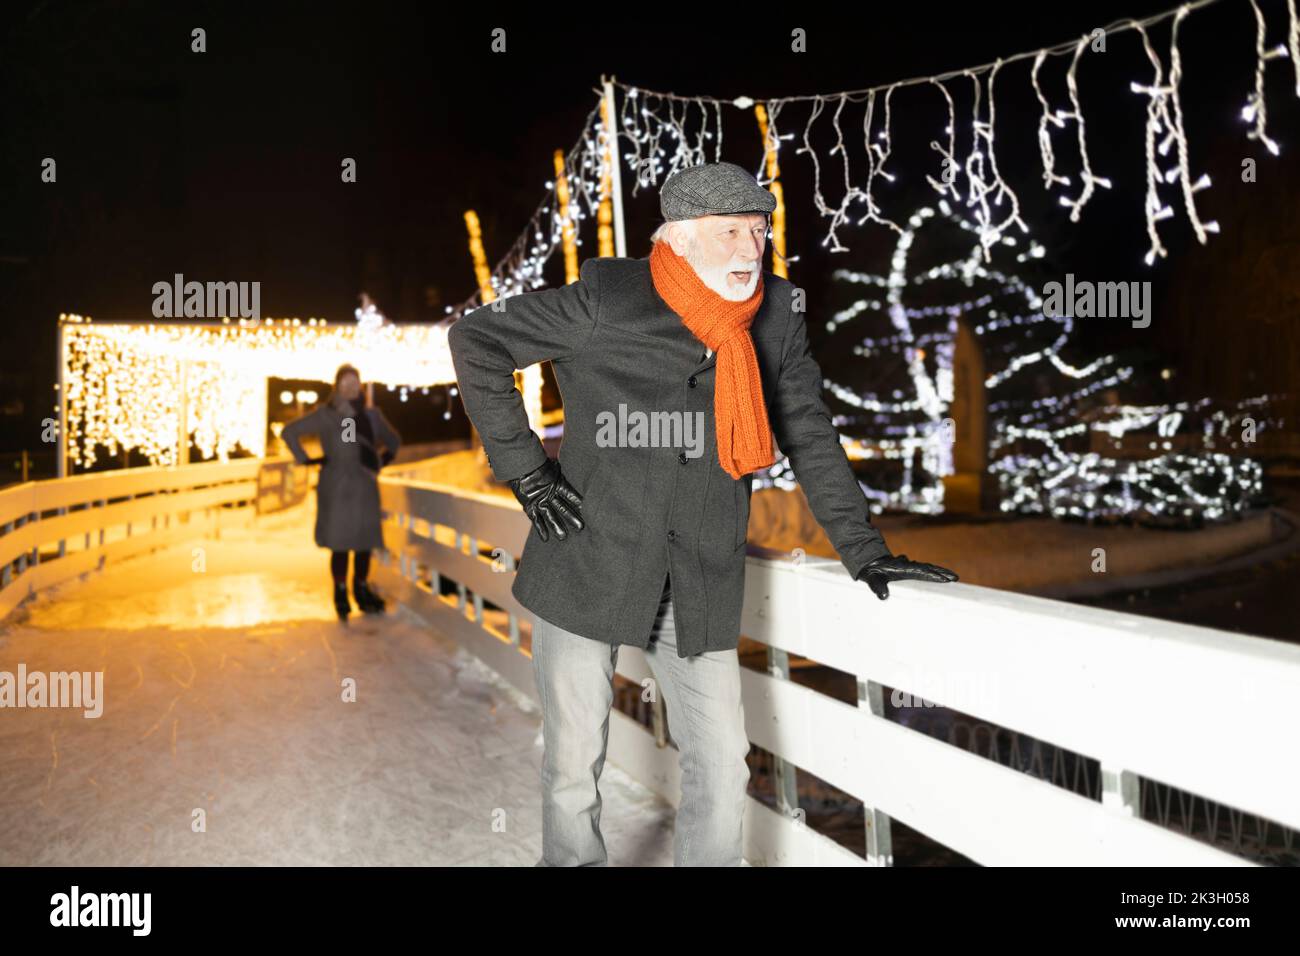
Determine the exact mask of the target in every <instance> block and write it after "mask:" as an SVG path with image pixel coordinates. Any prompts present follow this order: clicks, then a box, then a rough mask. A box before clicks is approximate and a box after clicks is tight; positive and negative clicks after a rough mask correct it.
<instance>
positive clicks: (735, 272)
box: [670, 213, 767, 302]
mask: <svg viewBox="0 0 1300 956" xmlns="http://www.w3.org/2000/svg"><path fill="white" fill-rule="evenodd" d="M691 222H693V223H694V233H695V235H694V238H691V236H690V232H691V230H690V229H685V230H681V231H679V232H678V233H677V235H676V236H675V238H673V239H672V240H670V241H671V242H672V246H673V251H674V252H676V253H677V254H678V255H680V256H683V257H684V258H685V259H686V261H687V262H689V263H690V264H691V266H692V267H693V268H694V269H695V272H696V273H697V274H698V275H699V277H700V279H701V280H703V282H704V284H705V285H707V286H708V287H709V288H710V289H712V290H713V291H714V292H716V293H718V295H720V296H722V297H723V298H724V299H730V300H731V301H733V302H739V301H741V300H743V299H748V298H749V297H750V296H751V295H753V293H754V288H755V286H757V285H758V277H759V274H760V273H761V272H762V268H763V251H764V249H765V248H766V245H767V217H766V216H765V215H763V214H762V213H745V214H742V215H738V216H701V217H699V218H698V219H693V220H691Z"/></svg>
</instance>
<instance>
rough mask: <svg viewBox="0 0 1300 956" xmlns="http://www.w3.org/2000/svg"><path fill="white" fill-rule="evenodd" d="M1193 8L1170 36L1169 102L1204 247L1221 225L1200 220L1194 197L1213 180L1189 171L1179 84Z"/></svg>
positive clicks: (1188, 200)
mask: <svg viewBox="0 0 1300 956" xmlns="http://www.w3.org/2000/svg"><path fill="white" fill-rule="evenodd" d="M1190 11H1191V7H1190V6H1189V5H1188V4H1183V5H1182V6H1181V7H1179V8H1178V12H1177V13H1176V14H1175V15H1174V25H1173V27H1172V28H1171V29H1170V34H1169V87H1170V89H1169V94H1168V95H1169V101H1170V103H1171V104H1172V105H1173V133H1174V143H1175V145H1176V146H1177V147H1178V178H1179V179H1180V180H1181V181H1182V184H1183V208H1184V209H1186V211H1187V218H1188V220H1189V221H1190V222H1191V224H1192V229H1193V231H1195V233H1196V239H1197V241H1198V242H1200V243H1201V245H1204V244H1205V243H1206V241H1207V236H1206V233H1208V232H1218V231H1219V224H1218V223H1217V222H1205V223H1203V222H1201V219H1200V216H1198V215H1197V213H1196V200H1195V199H1193V198H1192V194H1193V193H1195V192H1199V191H1200V190H1201V189H1204V188H1205V187H1206V186H1208V185H1209V177H1208V176H1205V175H1202V176H1201V178H1200V179H1199V180H1197V182H1196V184H1195V185H1193V184H1192V181H1191V179H1192V174H1191V170H1190V169H1189V167H1188V159H1187V134H1186V133H1185V132H1184V131H1183V104H1182V97H1181V96H1180V95H1179V93H1178V87H1179V84H1180V83H1181V82H1182V77H1183V58H1182V54H1181V53H1180V52H1179V50H1178V27H1179V25H1180V24H1182V22H1183V20H1184V19H1186V17H1187V15H1188V13H1189V12H1190Z"/></svg>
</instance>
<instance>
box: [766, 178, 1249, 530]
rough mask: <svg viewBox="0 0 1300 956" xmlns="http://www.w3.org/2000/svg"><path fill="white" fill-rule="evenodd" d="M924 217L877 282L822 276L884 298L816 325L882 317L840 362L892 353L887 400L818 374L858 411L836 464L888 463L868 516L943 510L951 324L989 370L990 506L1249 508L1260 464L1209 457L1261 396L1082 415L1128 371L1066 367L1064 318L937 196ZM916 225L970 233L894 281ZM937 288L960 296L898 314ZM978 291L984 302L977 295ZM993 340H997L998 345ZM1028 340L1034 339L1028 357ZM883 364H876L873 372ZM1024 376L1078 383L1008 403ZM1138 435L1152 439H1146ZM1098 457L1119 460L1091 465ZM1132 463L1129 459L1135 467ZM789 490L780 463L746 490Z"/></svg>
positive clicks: (1168, 511) (1092, 513)
mask: <svg viewBox="0 0 1300 956" xmlns="http://www.w3.org/2000/svg"><path fill="white" fill-rule="evenodd" d="M938 207H939V208H938V210H937V211H936V209H934V208H931V207H924V208H922V209H919V210H918V211H917V212H916V214H915V215H913V216H912V217H911V218H910V219H909V220H908V225H907V228H906V229H904V231H903V233H902V234H901V235H900V236H899V238H898V242H897V245H896V247H895V251H894V255H893V256H892V257H891V260H890V272H889V274H888V275H886V276H879V275H870V274H865V273H861V272H856V271H851V270H847V269H841V270H837V271H836V272H835V273H834V278H835V279H836V280H837V281H841V282H844V283H846V284H848V285H856V286H860V287H862V288H863V289H865V290H868V291H867V293H866V294H867V296H870V295H871V294H872V292H871V290H883V294H884V298H883V301H882V300H881V299H879V298H868V297H863V298H858V299H856V300H854V301H853V302H851V303H850V304H849V305H848V306H847V307H846V308H844V309H841V310H839V311H838V312H836V313H835V314H834V315H833V316H832V317H831V319H830V320H829V321H828V322H827V328H828V330H830V331H832V332H835V331H837V330H840V329H842V328H843V327H844V326H845V325H846V323H856V324H860V323H861V322H863V321H866V320H868V319H869V318H870V317H871V316H872V315H880V314H882V313H883V315H884V316H886V317H888V319H889V323H890V326H891V327H892V328H891V331H890V332H889V333H888V334H885V335H878V336H871V335H865V336H863V337H861V338H860V339H859V340H858V341H857V342H856V344H855V346H854V348H853V351H854V354H857V355H860V356H863V357H866V358H872V359H877V360H878V359H882V358H889V357H896V358H899V359H901V360H902V365H903V368H904V369H905V374H906V379H907V381H906V384H905V385H903V383H899V387H894V388H892V389H890V390H889V393H888V394H881V393H880V392H871V393H867V394H860V393H858V392H856V391H855V390H854V389H851V388H849V387H847V386H845V385H842V384H840V383H837V382H835V381H833V380H831V379H827V380H826V381H825V382H824V383H823V384H824V386H825V387H826V389H827V390H828V391H829V392H830V393H831V395H833V396H834V397H835V398H836V399H838V400H839V401H841V402H843V403H844V404H845V405H848V406H850V407H852V408H854V409H857V410H859V411H861V412H863V413H864V414H863V415H861V416H844V415H840V416H836V417H835V419H834V420H835V424H836V426H837V427H839V428H841V429H848V430H853V431H857V432H859V433H860V432H862V431H866V432H868V433H869V434H870V437H869V438H849V437H844V436H842V437H841V442H842V444H843V445H844V447H845V451H846V453H847V454H848V455H849V457H850V458H855V459H873V458H875V459H886V460H893V461H897V462H898V463H899V466H900V471H901V478H900V480H899V483H898V487H897V488H896V489H892V490H880V489H864V491H865V492H866V493H867V494H868V495H870V496H871V497H872V498H873V499H874V500H875V502H876V503H877V504H878V506H879V507H880V508H882V509H883V508H902V509H907V510H911V511H917V512H931V513H932V512H938V511H942V510H943V491H944V489H943V484H942V479H943V477H944V476H947V475H951V474H953V473H954V467H953V458H952V443H951V436H950V434H948V433H947V432H946V431H945V427H944V426H945V419H947V418H948V416H949V415H951V414H952V403H953V398H954V382H953V355H954V348H955V341H956V336H957V329H958V321H959V320H961V319H964V320H965V321H966V322H967V323H968V327H969V328H970V330H971V331H972V332H974V334H975V335H976V337H977V338H978V339H979V341H980V343H981V345H982V347H983V351H984V354H985V360H986V361H987V362H989V363H991V364H996V363H998V362H1001V363H1003V364H1002V367H1001V368H992V369H990V370H989V371H988V372H987V374H986V379H985V382H984V385H985V388H986V390H987V392H988V403H987V406H986V412H987V414H988V416H989V433H990V437H989V440H988V448H987V450H988V453H989V458H990V465H989V469H988V470H989V472H990V473H991V474H993V475H996V476H997V478H998V480H999V484H1000V487H1001V497H1002V503H1001V507H1002V509H1003V510H1005V511H1017V512H1026V513H1043V514H1050V515H1052V516H1054V517H1079V518H1108V519H1109V518H1119V517H1130V518H1131V517H1146V518H1149V519H1153V520H1156V519H1159V520H1173V521H1179V522H1184V521H1188V520H1200V519H1204V520H1214V519H1217V518H1221V517H1224V516H1225V515H1229V514H1233V513H1237V512H1240V511H1241V510H1243V509H1244V508H1245V507H1247V506H1248V505H1249V504H1250V503H1251V501H1252V500H1253V499H1254V498H1255V497H1256V496H1257V495H1258V494H1259V493H1260V491H1261V487H1262V485H1261V480H1262V472H1261V469H1260V466H1259V465H1258V463H1256V462H1255V461H1253V460H1250V459H1249V458H1243V457H1234V456H1230V455H1228V454H1225V453H1224V451H1225V450H1234V451H1242V450H1244V449H1246V448H1247V446H1246V445H1245V444H1244V443H1243V441H1242V440H1241V438H1240V429H1241V424H1242V421H1241V420H1242V417H1243V416H1244V415H1245V414H1251V415H1252V417H1256V416H1260V415H1261V413H1262V412H1263V411H1264V410H1266V408H1267V403H1268V397H1267V396H1263V397H1259V398H1256V399H1252V400H1249V401H1246V402H1241V403H1237V405H1236V406H1234V407H1233V408H1232V409H1223V408H1214V407H1212V403H1211V402H1210V400H1209V399H1202V400H1200V401H1197V402H1179V403H1175V404H1172V405H1168V406H1161V405H1150V406H1130V405H1122V404H1116V405H1106V406H1100V407H1095V406H1090V405H1089V404H1088V400H1089V399H1091V398H1092V397H1093V396H1095V395H1096V394H1097V393H1098V392H1099V391H1102V390H1108V389H1112V388H1116V387H1117V386H1119V385H1120V384H1122V383H1125V382H1129V381H1131V380H1132V378H1133V369H1132V368H1129V367H1123V366H1118V365H1117V364H1116V357H1115V356H1112V355H1106V356H1101V357H1098V358H1096V359H1094V360H1093V361H1090V362H1088V363H1086V364H1076V363H1074V362H1070V361H1067V360H1066V359H1065V358H1064V357H1063V355H1062V352H1063V351H1064V350H1065V349H1066V348H1068V346H1069V344H1070V341H1069V340H1070V335H1071V332H1072V330H1073V328H1074V323H1075V321H1076V320H1075V319H1073V318H1071V317H1070V316H1060V317H1051V316H1045V315H1043V313H1042V304H1043V303H1042V297H1041V296H1040V295H1039V294H1038V292H1037V291H1036V290H1035V289H1034V288H1033V287H1032V286H1030V285H1028V284H1027V283H1025V282H1024V281H1023V280H1021V279H1020V278H1019V277H1017V276H1015V275H1013V274H1010V273H1007V272H1004V271H1000V270H999V269H997V268H991V267H989V266H986V265H985V264H984V261H983V260H984V247H983V238H984V233H985V229H984V226H983V225H981V224H980V223H975V222H971V221H968V220H966V219H965V218H963V217H962V216H960V215H958V214H957V213H956V212H955V211H954V210H953V209H952V208H951V207H950V206H949V205H948V204H947V203H946V202H945V201H942V200H941V201H940V202H939V204H938ZM932 222H944V223H946V224H947V225H948V226H949V227H950V228H954V229H956V230H959V231H966V232H970V233H974V236H973V238H972V247H971V250H970V252H969V254H968V255H966V256H965V257H964V258H959V259H956V260H953V261H950V262H941V263H939V264H937V265H935V266H932V267H930V268H928V269H925V270H922V271H918V272H917V274H915V275H909V268H908V265H909V261H910V257H911V254H912V251H913V246H914V244H915V242H916V240H917V236H918V234H919V233H920V231H921V230H922V229H923V228H925V227H926V226H927V225H930V224H932ZM1015 245H1016V241H1015V239H1014V238H1013V237H1010V236H1006V237H1003V239H1002V241H1001V243H1000V248H1001V249H1003V250H1006V249H1009V248H1012V247H1014V246H1015ZM1042 255H1043V250H1042V247H1041V246H1039V245H1038V244H1037V243H1031V246H1030V248H1029V250H1028V251H1027V252H1021V253H1019V254H1017V255H1016V257H1015V258H1016V260H1017V261H1020V262H1023V261H1026V260H1027V259H1033V258H1041V257H1042ZM939 282H943V283H949V284H951V285H955V287H956V288H957V289H959V290H966V291H965V292H964V294H961V295H960V297H959V299H958V301H954V302H949V303H945V304H942V305H927V306H922V307H917V306H912V305H910V304H908V301H907V300H908V299H909V298H911V297H914V296H916V295H919V294H921V293H922V292H924V291H926V288H927V287H929V286H931V285H932V284H934V283H939ZM985 287H989V288H991V290H992V291H990V292H983V291H982V289H983V288H985ZM931 294H941V293H938V292H932V293H931ZM1007 302H1010V306H1009V307H1008V305H1007V304H1006V303H1007ZM876 321H879V320H876ZM856 324H855V326H854V327H857V325H856ZM841 334H843V332H841ZM1008 335H1009V336H1011V338H1010V340H1009V341H1004V342H1001V344H1002V346H1003V347H1001V348H999V347H998V346H999V344H1000V341H1001V340H1003V339H1006V337H1007V336H1008ZM1036 342H1038V343H1041V344H1038V345H1037V347H1035V343H1036ZM890 364H891V363H888V362H884V361H878V362H877V366H876V367H877V368H887V367H889V365H890ZM1035 367H1038V368H1040V369H1048V370H1050V372H1051V373H1053V374H1058V375H1060V376H1063V377H1064V378H1066V379H1072V380H1080V381H1082V382H1083V383H1084V384H1082V385H1081V386H1080V387H1078V388H1076V389H1073V390H1069V391H1065V392H1061V391H1059V390H1057V391H1056V394H1052V395H1047V396H1042V397H1036V398H1028V397H1024V394H1023V393H1024V392H1025V389H1024V388H1023V386H1021V387H1020V391H1019V392H1017V382H1018V380H1020V379H1023V377H1024V374H1025V373H1026V372H1027V371H1028V370H1030V369H1033V368H1035ZM1270 425H1271V423H1270V422H1268V421H1267V419H1264V420H1262V421H1260V422H1259V423H1258V427H1260V428H1262V427H1269V426H1270ZM1152 427H1154V428H1155V430H1156V435H1155V436H1151V435H1150V434H1149V433H1148V430H1149V429H1151V428H1152ZM1234 431H1235V432H1236V434H1234ZM1080 445H1082V447H1079V446H1080ZM1035 449H1037V450H1036V451H1035ZM1107 449H1109V450H1111V451H1118V452H1123V453H1126V454H1127V455H1129V456H1130V457H1115V456H1113V455H1107V454H1103V453H1102V452H1103V451H1105V450H1107ZM1139 454H1140V455H1142V456H1144V457H1141V458H1138V457H1135V456H1137V455H1139ZM792 484H793V478H792V476H791V473H790V468H789V463H788V462H784V461H783V462H780V463H778V464H777V465H776V466H774V467H773V468H772V469H770V471H769V472H768V473H767V474H766V475H763V476H761V477H760V478H758V479H756V482H755V486H756V487H762V486H766V485H775V486H778V487H790V486H791V485H792Z"/></svg>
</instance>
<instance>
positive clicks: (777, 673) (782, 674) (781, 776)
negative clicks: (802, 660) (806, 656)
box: [767, 646, 799, 816]
mask: <svg viewBox="0 0 1300 956" xmlns="http://www.w3.org/2000/svg"><path fill="white" fill-rule="evenodd" d="M767 672H768V673H769V674H770V675H771V676H773V677H775V678H776V679H777V680H785V681H788V680H789V679H790V655H789V654H788V653H787V652H786V651H784V650H782V649H781V648H779V647H770V646H769V647H768V649H767ZM772 772H773V774H774V786H775V789H776V805H777V807H778V808H779V809H780V810H781V812H782V813H784V814H785V815H786V816H794V815H795V814H796V813H797V812H798V810H799V779H798V771H797V770H796V769H795V766H794V764H792V763H790V761H788V760H786V759H785V758H784V757H782V756H781V755H780V754H773V755H772Z"/></svg>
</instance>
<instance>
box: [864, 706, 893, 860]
mask: <svg viewBox="0 0 1300 956" xmlns="http://www.w3.org/2000/svg"><path fill="white" fill-rule="evenodd" d="M858 706H859V707H866V708H867V709H869V710H870V711H871V713H872V715H873V716H876V717H879V718H881V719H882V720H883V719H884V716H885V694H884V690H883V688H882V687H881V686H880V684H878V683H877V682H876V681H873V680H868V681H861V680H860V681H858ZM862 810H863V818H864V819H863V823H864V824H865V826H866V830H867V865H868V866H893V865H894V839H893V835H892V834H891V832H890V825H889V814H887V813H885V812H884V811H882V810H877V809H875V808H874V807H868V806H864V807H863V808H862Z"/></svg>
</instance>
